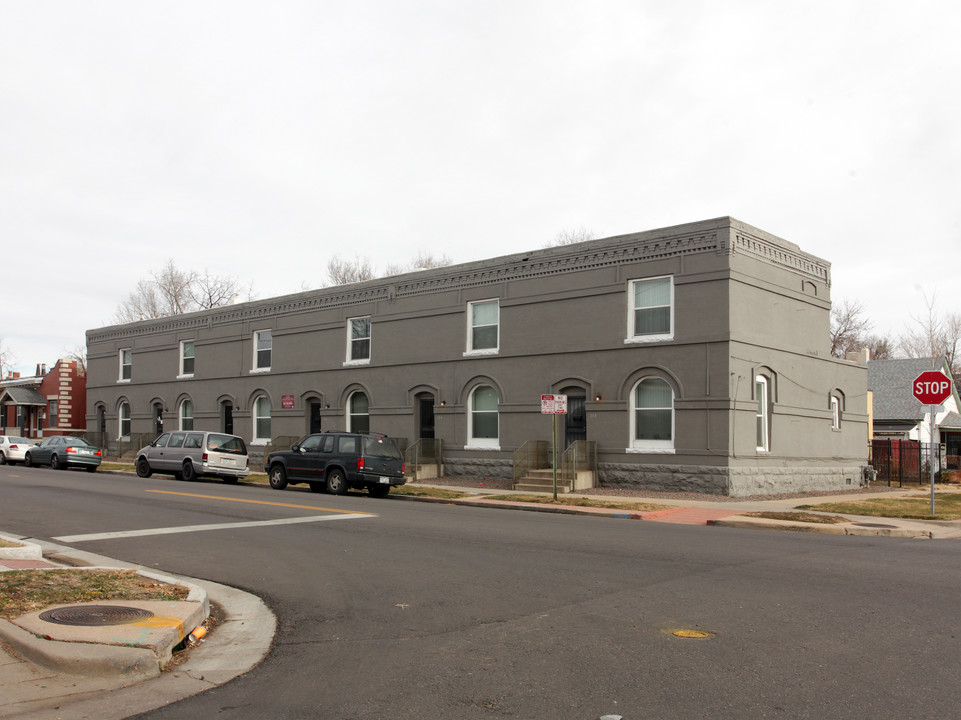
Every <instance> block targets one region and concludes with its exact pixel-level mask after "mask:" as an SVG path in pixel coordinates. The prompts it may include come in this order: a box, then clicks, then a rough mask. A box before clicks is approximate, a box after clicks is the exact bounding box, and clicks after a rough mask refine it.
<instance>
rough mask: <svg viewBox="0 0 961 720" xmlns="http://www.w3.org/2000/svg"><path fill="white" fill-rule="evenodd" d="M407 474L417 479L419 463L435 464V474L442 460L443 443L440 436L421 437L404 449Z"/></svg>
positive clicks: (438, 471)
mask: <svg viewBox="0 0 961 720" xmlns="http://www.w3.org/2000/svg"><path fill="white" fill-rule="evenodd" d="M404 462H405V463H406V464H407V474H408V475H409V476H411V477H413V478H414V481H416V480H417V477H418V474H419V471H420V467H421V465H436V466H437V474H438V475H440V467H441V465H442V464H443V462H444V443H443V441H442V440H441V439H440V438H421V439H419V440H418V441H417V442H415V443H414V444H413V445H408V446H407V447H406V448H405V450H404Z"/></svg>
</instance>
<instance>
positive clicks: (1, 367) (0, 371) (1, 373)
mask: <svg viewBox="0 0 961 720" xmlns="http://www.w3.org/2000/svg"><path fill="white" fill-rule="evenodd" d="M16 362H17V358H16V356H15V355H14V354H13V351H12V350H10V349H9V348H5V347H4V346H3V338H0V380H3V379H4V378H5V377H6V375H7V372H9V370H10V368H11V367H13V366H14V365H15V364H16Z"/></svg>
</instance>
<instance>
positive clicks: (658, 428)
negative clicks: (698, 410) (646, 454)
mask: <svg viewBox="0 0 961 720" xmlns="http://www.w3.org/2000/svg"><path fill="white" fill-rule="evenodd" d="M631 449H632V450H641V451H664V450H673V449H674V390H673V389H672V388H671V386H670V385H669V384H668V383H667V381H666V380H662V379H661V378H658V377H646V378H644V379H643V380H641V381H640V382H639V383H637V385H635V386H634V391H633V392H632V393H631Z"/></svg>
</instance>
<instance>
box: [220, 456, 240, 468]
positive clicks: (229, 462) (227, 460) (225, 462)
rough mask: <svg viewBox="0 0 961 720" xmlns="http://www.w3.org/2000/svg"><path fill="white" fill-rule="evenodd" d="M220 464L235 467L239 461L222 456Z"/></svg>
mask: <svg viewBox="0 0 961 720" xmlns="http://www.w3.org/2000/svg"><path fill="white" fill-rule="evenodd" d="M220 464H221V465H228V466H230V467H233V466H235V465H236V464H237V461H236V460H234V459H233V458H220Z"/></svg>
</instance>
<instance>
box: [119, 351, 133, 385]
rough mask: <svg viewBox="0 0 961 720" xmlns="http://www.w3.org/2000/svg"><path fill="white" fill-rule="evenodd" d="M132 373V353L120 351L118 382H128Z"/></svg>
mask: <svg viewBox="0 0 961 720" xmlns="http://www.w3.org/2000/svg"><path fill="white" fill-rule="evenodd" d="M132 371H133V351H131V350H130V348H125V349H123V350H121V351H120V377H119V381H120V382H125V381H129V380H130V377H131V375H132Z"/></svg>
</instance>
